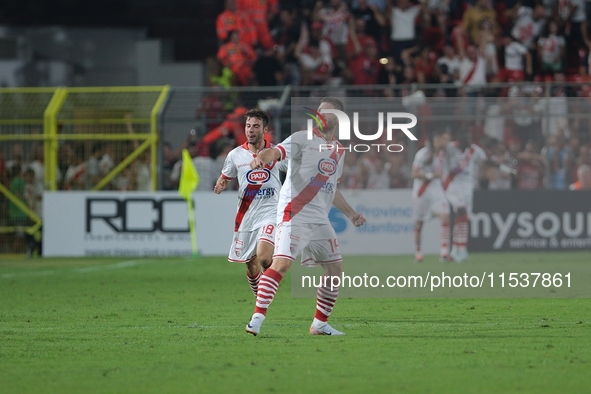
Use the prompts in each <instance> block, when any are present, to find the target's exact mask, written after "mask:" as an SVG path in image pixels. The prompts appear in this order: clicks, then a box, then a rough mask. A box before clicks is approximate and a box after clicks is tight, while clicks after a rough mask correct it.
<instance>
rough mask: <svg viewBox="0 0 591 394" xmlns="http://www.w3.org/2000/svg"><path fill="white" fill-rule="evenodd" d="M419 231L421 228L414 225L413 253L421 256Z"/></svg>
mask: <svg viewBox="0 0 591 394" xmlns="http://www.w3.org/2000/svg"><path fill="white" fill-rule="evenodd" d="M421 229H422V227H419V226H417V225H415V232H414V235H415V252H416V254H421Z"/></svg>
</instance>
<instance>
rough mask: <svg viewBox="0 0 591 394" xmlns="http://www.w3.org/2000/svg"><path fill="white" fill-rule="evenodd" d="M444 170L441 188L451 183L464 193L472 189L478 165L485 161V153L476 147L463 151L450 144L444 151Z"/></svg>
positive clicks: (455, 143) (445, 187)
mask: <svg viewBox="0 0 591 394" xmlns="http://www.w3.org/2000/svg"><path fill="white" fill-rule="evenodd" d="M446 156H447V157H446V168H445V172H444V181H443V188H444V189H446V190H447V186H448V185H449V184H450V183H451V182H453V183H454V185H456V186H457V187H461V188H464V189H465V190H466V192H471V191H472V190H473V189H474V183H475V180H476V179H477V176H478V171H479V169H480V165H481V164H482V162H483V161H484V160H486V158H487V156H486V152H484V150H483V149H482V148H481V147H479V146H478V145H475V144H472V145H470V146H469V147H468V148H466V149H465V150H464V151H462V150H460V148H458V143H457V142H450V143H449V144H448V145H447V151H446Z"/></svg>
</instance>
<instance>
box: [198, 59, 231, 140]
mask: <svg viewBox="0 0 591 394" xmlns="http://www.w3.org/2000/svg"><path fill="white" fill-rule="evenodd" d="M211 62H212V60H211V59H208V63H211ZM213 62H215V63H217V64H218V65H219V62H218V61H217V59H216V60H213ZM208 85H210V86H212V85H213V84H212V83H211V81H208ZM222 99H223V94H222V93H220V92H215V91H214V92H210V93H209V94H208V95H204V96H203V98H202V99H201V101H200V102H199V106H198V107H197V108H196V109H195V119H201V118H203V120H204V121H205V127H206V129H207V131H211V130H213V129H215V128H216V127H218V126H219V125H220V124H221V123H222V122H223V121H224V117H225V116H226V110H225V104H224V101H222Z"/></svg>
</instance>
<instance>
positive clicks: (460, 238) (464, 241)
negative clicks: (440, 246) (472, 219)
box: [453, 215, 468, 251]
mask: <svg viewBox="0 0 591 394" xmlns="http://www.w3.org/2000/svg"><path fill="white" fill-rule="evenodd" d="M467 245H468V215H461V216H458V217H456V219H455V220H454V230H453V246H454V247H456V248H457V249H458V250H459V251H462V250H464V249H466V246H467Z"/></svg>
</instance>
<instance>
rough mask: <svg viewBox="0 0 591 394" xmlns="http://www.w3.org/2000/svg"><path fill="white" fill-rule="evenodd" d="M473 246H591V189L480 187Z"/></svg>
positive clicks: (487, 248) (527, 248)
mask: <svg viewBox="0 0 591 394" xmlns="http://www.w3.org/2000/svg"><path fill="white" fill-rule="evenodd" d="M472 211H473V214H472V217H471V218H470V242H469V248H470V250H471V251H475V252H476V251H479V252H489V251H546V250H547V251H560V250H581V251H583V250H591V191H570V190H531V191H530V190H507V191H500V190H499V191H489V190H484V191H475V192H474V206H473V210H472Z"/></svg>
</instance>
